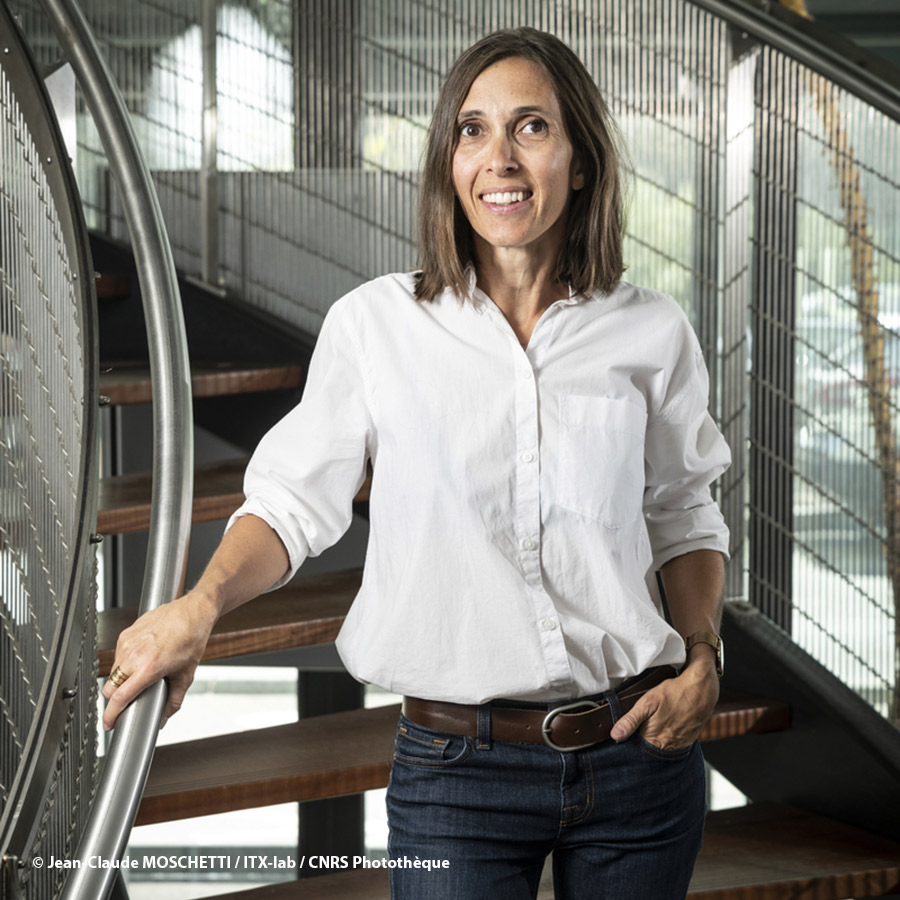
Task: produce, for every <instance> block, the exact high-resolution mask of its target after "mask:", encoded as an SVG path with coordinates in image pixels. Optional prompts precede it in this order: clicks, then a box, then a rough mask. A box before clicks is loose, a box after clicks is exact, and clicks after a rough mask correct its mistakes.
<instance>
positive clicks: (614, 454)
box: [557, 395, 647, 528]
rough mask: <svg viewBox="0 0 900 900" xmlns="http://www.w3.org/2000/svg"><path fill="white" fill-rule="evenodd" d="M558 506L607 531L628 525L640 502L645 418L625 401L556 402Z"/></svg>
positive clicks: (585, 399) (573, 399)
mask: <svg viewBox="0 0 900 900" xmlns="http://www.w3.org/2000/svg"><path fill="white" fill-rule="evenodd" d="M559 415H560V423H559V424H560V435H559V488H558V490H559V493H558V497H557V500H558V503H559V505H560V506H561V507H563V508H564V509H567V510H569V511H570V512H575V513H578V514H579V515H581V516H585V517H586V518H588V519H593V520H594V521H595V522H600V523H601V524H603V525H605V526H606V527H607V528H621V527H622V526H623V525H627V524H629V523H630V522H633V521H634V519H635V518H636V517H637V516H638V514H639V513H640V511H641V506H642V504H643V499H644V433H645V431H646V427H647V415H646V413H645V412H644V410H643V409H641V408H640V407H639V406H637V405H635V404H634V403H632V402H631V401H629V400H620V399H613V398H611V397H582V396H577V395H569V396H564V397H562V398H561V400H560V411H559Z"/></svg>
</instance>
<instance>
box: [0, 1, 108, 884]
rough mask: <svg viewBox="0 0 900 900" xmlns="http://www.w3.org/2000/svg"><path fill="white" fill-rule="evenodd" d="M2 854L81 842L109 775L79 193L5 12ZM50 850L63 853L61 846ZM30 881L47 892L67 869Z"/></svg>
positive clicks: (1, 98) (0, 21)
mask: <svg viewBox="0 0 900 900" xmlns="http://www.w3.org/2000/svg"><path fill="white" fill-rule="evenodd" d="M0 38H2V47H3V51H2V54H0V856H2V857H3V858H4V859H3V865H4V868H5V869H7V867H12V868H14V867H15V862H16V857H21V856H23V855H25V854H27V853H42V852H44V851H45V850H46V849H47V848H52V852H53V853H55V854H57V855H60V856H63V857H65V856H70V855H72V854H73V853H74V851H75V846H76V842H77V839H78V833H79V830H80V827H81V823H82V822H83V820H84V817H85V815H86V813H87V809H88V807H89V805H90V801H91V797H92V794H93V789H94V783H95V778H96V750H95V743H96V724H97V723H96V701H97V687H96V658H95V656H96V648H95V640H94V634H95V618H96V617H95V605H94V604H95V597H96V592H95V588H94V580H95V579H94V572H93V563H94V549H93V547H90V546H89V545H88V542H87V531H86V529H87V528H89V524H90V522H91V520H92V518H93V516H94V507H95V500H94V497H95V491H96V488H95V487H92V486H93V485H94V483H95V478H96V475H95V472H94V471H93V459H94V452H93V449H92V448H93V442H94V438H95V435H96V416H95V414H94V412H93V409H92V402H96V398H95V397H94V396H93V395H92V393H91V390H92V388H93V386H94V380H95V378H94V371H93V370H94V366H95V360H96V357H95V350H96V348H95V338H94V327H95V326H94V320H93V313H92V311H91V310H90V309H89V304H88V298H89V297H90V294H91V292H90V288H89V284H90V276H91V275H92V273H91V272H90V271H89V270H88V269H87V266H86V256H85V253H84V244H83V243H82V241H83V240H86V235H85V234H84V230H83V225H82V224H81V219H80V210H79V209H78V206H77V198H76V195H75V192H74V190H73V189H71V183H70V181H69V180H68V178H67V177H66V176H65V175H64V174H63V169H64V163H63V164H62V165H61V162H62V160H63V159H64V157H63V147H62V143H61V141H60V140H59V139H58V137H57V135H56V133H55V132H54V130H53V128H52V126H51V125H50V115H49V112H48V111H47V110H46V107H45V101H44V98H43V96H42V93H41V91H40V88H39V82H38V76H37V75H36V73H35V72H34V70H33V69H32V66H31V63H30V60H29V57H28V55H27V53H26V52H25V50H24V48H23V46H22V45H21V43H20V42H19V41H18V40H17V39H16V35H15V33H14V32H13V26H12V23H11V21H10V20H9V19H8V18H7V17H6V13H5V10H4V9H3V8H0ZM48 855H49V854H48ZM3 874H4V884H5V883H6V876H7V875H10V876H11V881H18V880H19V878H18V876H19V874H21V887H22V890H23V891H25V892H27V896H28V897H30V898H34V900H49V898H51V897H54V896H56V894H57V892H58V889H59V886H60V884H61V882H62V880H63V878H64V873H63V872H61V871H60V870H58V869H57V870H55V871H54V870H53V869H51V868H50V867H48V868H47V869H39V868H32V867H30V866H29V867H27V868H25V869H23V870H22V872H21V873H19V872H18V871H17V870H16V871H10V870H8V869H7V871H5V872H4V873H3Z"/></svg>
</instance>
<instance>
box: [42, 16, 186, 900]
mask: <svg viewBox="0 0 900 900" xmlns="http://www.w3.org/2000/svg"><path fill="white" fill-rule="evenodd" d="M42 4H43V6H44V8H45V9H46V11H47V13H48V15H49V17H50V19H51V21H52V23H53V27H54V30H55V31H56V34H57V38H58V40H59V42H60V44H61V46H62V48H63V50H64V52H65V54H66V56H67V58H68V60H69V61H70V62H71V64H72V67H73V69H74V70H75V74H76V77H77V78H78V81H79V84H80V85H81V89H82V91H83V93H84V97H85V100H86V102H87V105H88V108H89V109H90V111H91V114H92V116H93V119H94V122H95V123H96V125H97V129H98V132H99V135H100V140H101V142H102V144H103V148H104V150H105V152H106V156H107V159H108V160H109V163H110V169H111V171H112V174H113V176H114V177H115V179H116V181H117V183H118V186H119V192H120V195H121V198H122V204H123V207H124V210H125V217H126V220H127V222H128V228H129V232H130V234H131V236H132V242H133V246H134V252H135V257H136V262H137V269H138V278H139V281H140V285H141V295H142V298H143V304H144V314H145V318H146V323H147V334H148V342H149V347H150V370H151V377H152V381H153V398H154V403H153V443H154V454H153V496H152V512H151V520H150V536H149V547H148V550H147V564H146V569H145V573H144V582H143V588H142V592H141V604H140V609H141V612H146V611H147V610H149V609H153V608H155V607H157V606H159V605H160V604H162V603H166V602H168V601H170V600H172V599H173V598H174V597H175V595H176V593H177V591H178V587H179V582H180V578H181V573H182V569H183V567H184V561H185V558H186V554H187V543H188V534H189V529H190V522H191V501H192V494H193V423H192V414H191V383H190V368H189V364H188V353H187V338H186V335H185V328H184V320H183V316H182V312H181V303H180V295H179V291H178V281H177V276H176V273H175V263H174V260H173V257H172V252H171V249H170V247H169V241H168V237H167V235H166V230H165V225H164V224H163V218H162V213H161V211H160V208H159V202H158V200H157V197H156V193H155V191H154V188H153V183H152V181H151V178H150V172H149V170H148V168H147V166H146V164H145V162H144V159H143V156H142V155H141V151H140V149H139V147H138V141H137V137H136V135H135V132H134V128H133V126H132V124H131V120H130V118H129V116H128V112H127V110H126V108H125V103H124V101H123V99H122V96H121V94H120V93H119V90H118V88H117V87H116V84H115V81H114V79H113V77H112V75H111V73H110V71H109V68H108V66H107V65H106V62H105V60H104V59H103V57H102V56H101V54H100V50H99V48H98V46H97V43H96V41H95V40H94V37H93V34H92V33H91V30H90V27H89V26H88V24H87V21H86V20H85V18H84V15H83V14H82V12H81V10H80V9H79V8H78V6H77V5H76V4H75V2H74V0H42ZM165 695H166V688H165V684H164V683H163V682H158V683H157V684H155V685H154V686H153V687H151V688H148V689H147V690H146V691H145V692H144V693H143V694H142V695H141V697H140V698H139V699H138V700H136V701H135V702H134V703H132V704H131V706H130V707H129V708H128V709H126V710H125V711H124V712H123V713H122V715H121V716H120V717H119V722H118V724H117V726H116V729H115V733H114V736H113V739H112V742H111V744H110V747H109V752H108V753H107V756H106V765H105V768H104V772H103V775H102V778H101V781H100V784H99V787H98V790H97V795H96V797H95V800H94V805H93V807H92V809H91V814H90V816H89V818H88V822H87V825H86V827H85V830H84V833H83V835H82V838H81V844H80V845H79V850H78V858H79V859H89V858H90V857H92V856H96V857H99V858H101V859H107V860H110V859H118V858H120V857H121V855H122V853H123V851H124V849H125V845H126V843H127V840H128V835H129V833H130V831H131V827H132V824H133V822H134V817H135V815H136V813H137V808H138V804H139V802H140V798H141V793H142V792H143V788H144V784H145V782H146V778H147V773H148V771H149V768H150V761H151V758H152V756H153V748H154V746H155V743H156V735H157V732H158V728H159V721H160V717H161V714H162V710H163V706H164V704H165ZM116 874H117V871H116V870H115V869H110V868H91V867H89V866H83V867H82V868H80V869H75V870H73V872H72V874H71V876H70V878H69V880H68V881H67V883H66V886H65V888H64V889H63V893H62V895H61V896H62V897H63V898H66V900H75V898H84V900H98V898H105V897H106V896H108V894H109V891H110V889H111V888H112V884H113V880H114V878H115V876H116Z"/></svg>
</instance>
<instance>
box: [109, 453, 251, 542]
mask: <svg viewBox="0 0 900 900" xmlns="http://www.w3.org/2000/svg"><path fill="white" fill-rule="evenodd" d="M246 468H247V459H246V458H242V459H233V460H226V461H225V462H217V463H205V464H203V465H200V466H197V467H196V469H194V505H193V513H192V517H191V521H193V522H214V521H216V520H217V519H227V518H228V517H229V516H230V515H231V514H232V513H233V512H234V511H235V510H236V509H237V508H238V507H239V506H240V505H241V504H242V503H243V502H244V490H243V486H244V470H245V469H246ZM152 490H153V477H152V475H151V474H150V473H149V472H138V473H136V474H134V475H114V476H111V477H108V478H101V479H100V495H99V499H98V511H97V531H98V532H99V533H100V534H126V533H128V532H134V531H146V530H147V529H148V528H149V527H150V498H151V494H152Z"/></svg>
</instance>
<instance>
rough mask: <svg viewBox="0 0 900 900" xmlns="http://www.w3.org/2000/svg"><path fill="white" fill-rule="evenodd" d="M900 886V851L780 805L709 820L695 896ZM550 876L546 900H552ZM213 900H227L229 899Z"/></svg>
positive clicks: (273, 899)
mask: <svg viewBox="0 0 900 900" xmlns="http://www.w3.org/2000/svg"><path fill="white" fill-rule="evenodd" d="M898 885H900V844H898V843H897V842H895V841H891V840H888V839H886V838H882V837H879V836H878V835H873V834H870V833H868V832H865V831H862V830H860V829H858V828H855V827H853V826H852V825H845V824H843V823H840V822H836V821H834V820H832V819H828V818H825V817H823V816H816V815H814V814H811V813H807V812H803V811H801V810H798V809H792V808H791V807H786V806H779V805H775V804H754V805H752V806H747V807H743V808H740V809H732V810H721V811H718V812H713V813H710V814H709V816H708V817H707V822H706V831H705V833H704V836H703V849H702V850H701V851H700V856H699V857H698V859H697V865H696V867H695V869H694V877H693V879H692V881H691V887H690V890H689V891H688V897H690V898H692V900H785V898H787V897H815V898H816V900H842V898H846V897H856V898H863V897H878V896H882V895H884V894H887V893H894V892H896V890H897V888H898ZM227 896H228V898H229V900H289V898H295V897H296V898H300V897H302V898H303V900H326V898H328V900H389V898H390V887H389V884H388V874H387V871H386V870H384V869H352V870H348V871H344V872H332V873H328V874H326V875H322V876H320V877H318V878H308V879H304V880H303V881H301V882H297V881H290V882H284V883H281V884H272V885H266V886H265V887H262V888H256V889H253V890H247V891H238V892H237V893H232V894H228V895H227ZM552 898H553V887H552V884H551V882H550V878H549V873H548V874H547V875H545V878H544V879H543V880H542V882H541V887H540V891H539V893H538V900H552ZM207 900H225V895H217V896H215V897H208V898H207Z"/></svg>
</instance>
